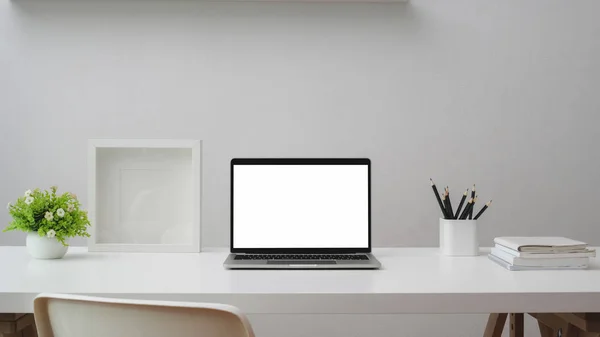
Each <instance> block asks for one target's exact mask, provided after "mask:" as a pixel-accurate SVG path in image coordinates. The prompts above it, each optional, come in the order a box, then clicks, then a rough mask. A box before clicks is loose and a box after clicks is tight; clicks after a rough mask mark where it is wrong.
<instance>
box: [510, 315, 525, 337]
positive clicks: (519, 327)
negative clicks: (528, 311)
mask: <svg viewBox="0 0 600 337" xmlns="http://www.w3.org/2000/svg"><path fill="white" fill-rule="evenodd" d="M524 325H525V317H524V315H523V314H522V313H518V314H510V337H524V334H525V329H524V328H525V327H524Z"/></svg>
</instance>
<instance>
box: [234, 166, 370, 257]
mask: <svg viewBox="0 0 600 337" xmlns="http://www.w3.org/2000/svg"><path fill="white" fill-rule="evenodd" d="M368 170H369V168H368V165H234V166H233V190H232V192H233V199H232V201H233V248H236V249H237V248H368V247H369V190H368V189H369V172H368Z"/></svg>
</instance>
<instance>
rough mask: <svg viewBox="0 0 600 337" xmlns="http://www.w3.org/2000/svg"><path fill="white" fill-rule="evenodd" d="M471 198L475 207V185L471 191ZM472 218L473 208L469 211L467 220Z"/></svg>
mask: <svg viewBox="0 0 600 337" xmlns="http://www.w3.org/2000/svg"><path fill="white" fill-rule="evenodd" d="M471 198H473V206H475V200H476V199H475V184H473V190H472V191H471ZM471 217H473V208H472V207H471V210H470V211H469V220H470V219H471Z"/></svg>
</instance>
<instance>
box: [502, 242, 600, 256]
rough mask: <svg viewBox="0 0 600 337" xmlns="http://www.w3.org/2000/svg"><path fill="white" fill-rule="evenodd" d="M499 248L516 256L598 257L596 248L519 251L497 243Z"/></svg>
mask: <svg viewBox="0 0 600 337" xmlns="http://www.w3.org/2000/svg"><path fill="white" fill-rule="evenodd" d="M495 248H497V249H499V250H502V251H503V252H505V253H508V254H510V255H512V256H515V257H522V258H527V259H546V258H548V257H552V258H574V257H596V250H595V249H593V248H587V249H585V250H581V249H577V250H572V251H563V252H560V253H554V252H530V253H529V252H519V251H516V250H514V249H511V248H508V247H504V246H502V245H499V244H496V247H495Z"/></svg>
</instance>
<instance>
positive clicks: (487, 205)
mask: <svg viewBox="0 0 600 337" xmlns="http://www.w3.org/2000/svg"><path fill="white" fill-rule="evenodd" d="M491 204H492V201H491V200H490V201H488V202H487V204H485V205H484V206H483V207H482V208H481V210H480V211H479V212H478V213H477V215H476V216H475V218H473V219H475V220H477V219H479V217H480V216H481V214H483V212H485V210H486V209H488V207H490V205H491Z"/></svg>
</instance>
